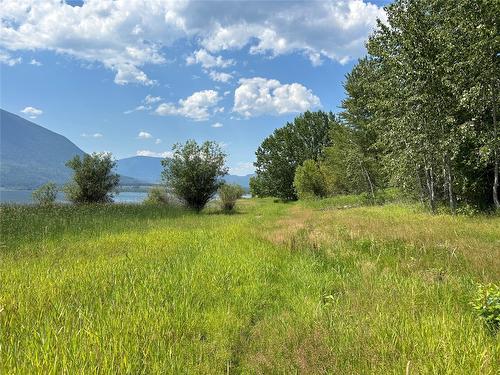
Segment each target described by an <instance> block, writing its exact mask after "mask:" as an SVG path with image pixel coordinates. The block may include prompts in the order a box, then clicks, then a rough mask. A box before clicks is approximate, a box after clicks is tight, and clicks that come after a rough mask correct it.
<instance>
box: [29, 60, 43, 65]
mask: <svg viewBox="0 0 500 375" xmlns="http://www.w3.org/2000/svg"><path fill="white" fill-rule="evenodd" d="M30 65H35V66H42V63H41V62H40V61H38V60H36V59H31V61H30Z"/></svg>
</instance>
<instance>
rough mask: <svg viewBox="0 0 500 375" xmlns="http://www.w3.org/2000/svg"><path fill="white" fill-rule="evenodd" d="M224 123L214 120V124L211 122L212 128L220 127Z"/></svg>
mask: <svg viewBox="0 0 500 375" xmlns="http://www.w3.org/2000/svg"><path fill="white" fill-rule="evenodd" d="M223 126H224V125H222V124H221V123H220V122H216V123H215V124H212V128H222V127H223Z"/></svg>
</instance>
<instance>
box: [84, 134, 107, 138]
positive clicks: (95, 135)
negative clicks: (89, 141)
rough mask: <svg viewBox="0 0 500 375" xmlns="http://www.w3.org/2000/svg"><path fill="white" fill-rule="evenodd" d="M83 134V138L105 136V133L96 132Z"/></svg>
mask: <svg viewBox="0 0 500 375" xmlns="http://www.w3.org/2000/svg"><path fill="white" fill-rule="evenodd" d="M81 136H82V137H83V138H102V137H103V135H102V134H101V133H94V134H87V133H82V134H81Z"/></svg>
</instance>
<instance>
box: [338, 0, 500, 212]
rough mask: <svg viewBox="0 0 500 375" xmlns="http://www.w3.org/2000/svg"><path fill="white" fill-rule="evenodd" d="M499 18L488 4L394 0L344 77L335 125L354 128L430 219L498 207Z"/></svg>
mask: <svg viewBox="0 0 500 375" xmlns="http://www.w3.org/2000/svg"><path fill="white" fill-rule="evenodd" d="M499 13H500V3H499V2H498V1H492V0H481V1H469V0H457V1H440V0H422V1H407V0H396V1H394V2H393V3H391V4H390V5H388V6H387V9H386V14H387V22H385V23H379V25H378V27H377V29H376V30H375V32H374V33H373V34H372V36H371V37H370V39H369V41H368V43H367V47H368V52H369V55H368V56H367V58H365V59H362V60H360V61H359V62H358V64H357V66H356V67H355V68H354V69H353V71H352V72H351V73H350V74H349V75H348V76H347V81H346V84H345V88H346V92H347V94H348V97H347V98H346V100H344V101H343V107H344V110H345V111H344V113H342V118H343V119H344V120H345V121H346V123H347V124H348V125H349V127H352V128H353V129H354V130H355V131H356V132H358V130H359V129H362V130H363V131H362V133H364V134H365V136H364V137H363V139H361V140H360V142H358V141H357V142H356V143H357V144H359V145H360V146H361V150H362V151H363V153H365V150H368V152H369V153H368V155H366V154H365V156H369V157H370V159H373V156H376V154H377V153H378V154H379V155H381V156H382V158H381V161H382V162H383V165H384V169H385V172H387V174H388V175H389V177H390V182H391V184H393V185H395V186H398V187H399V188H401V189H403V190H404V191H406V192H408V193H410V194H412V195H413V196H415V197H419V198H420V200H421V201H422V202H423V201H424V200H426V201H427V202H428V204H429V207H430V208H431V210H432V211H433V212H435V211H436V209H437V207H438V206H439V205H440V204H448V205H449V207H450V211H451V212H456V211H457V207H459V206H460V205H461V204H470V205H473V206H477V207H481V208H486V207H488V206H492V205H496V206H497V207H500V203H499V202H498V194H499V193H498V189H499V187H498V184H499V177H498V171H499V157H500V154H499V141H498V134H499V131H498V125H497V121H498V119H497V117H498V114H497V108H498V89H499V87H500V78H499V77H500V74H499V61H500V60H499V59H498V50H499V47H500V45H499V39H498V20H497V18H498V14H499ZM365 145H368V147H365ZM373 153H375V154H373ZM370 154H371V155H370ZM377 170H378V168H377ZM492 188H493V189H492ZM492 192H493V194H492Z"/></svg>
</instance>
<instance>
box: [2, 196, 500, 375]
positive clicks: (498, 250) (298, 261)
mask: <svg viewBox="0 0 500 375" xmlns="http://www.w3.org/2000/svg"><path fill="white" fill-rule="evenodd" d="M356 203H357V202H356V200H355V199H351V198H343V199H325V200H321V201H311V202H304V201H300V202H295V203H287V204H284V203H274V202H273V201H272V200H271V199H249V200H240V201H239V202H238V206H237V212H236V213H234V214H231V215H225V214H221V213H220V212H219V210H218V209H217V208H215V207H209V208H207V209H205V210H204V211H203V212H202V213H200V214H196V213H194V212H190V211H186V210H182V209H179V208H173V207H155V206H147V205H124V204H115V205H100V206H99V205H97V206H92V205H89V206H69V205H60V206H55V207H53V208H43V207H32V206H3V207H2V209H1V217H0V224H1V225H0V229H1V240H0V241H1V247H0V373H1V374H11V373H13V374H15V373H40V374H52V373H68V374H78V373H82V374H83V373H85V374H87V373H144V374H151V373H162V374H165V373H170V374H184V373H185V374H188V373H190V374H192V373H203V374H222V373H231V374H233V373H234V374H236V373H242V374H256V373H257V374H259V373H262V374H268V373H276V374H280V373H282V374H285V373H286V374H290V373H292V374H293V373H298V374H322V373H337V374H404V373H406V374H498V373H499V371H500V360H499V358H500V335H499V334H495V333H493V332H491V331H489V330H488V329H486V327H485V326H484V325H483V324H482V321H481V320H480V319H479V318H478V316H477V315H476V314H475V312H474V310H473V309H472V308H471V305H470V301H471V300H472V299H473V298H474V295H475V293H476V290H477V284H478V283H482V284H485V283H488V282H498V281H499V280H500V217H498V216H473V217H465V216H450V215H446V214H441V215H434V216H431V215H429V214H428V213H427V212H425V211H424V210H423V209H422V208H420V207H419V206H416V205H405V204H387V205H385V206H358V205H357V204H356Z"/></svg>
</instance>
